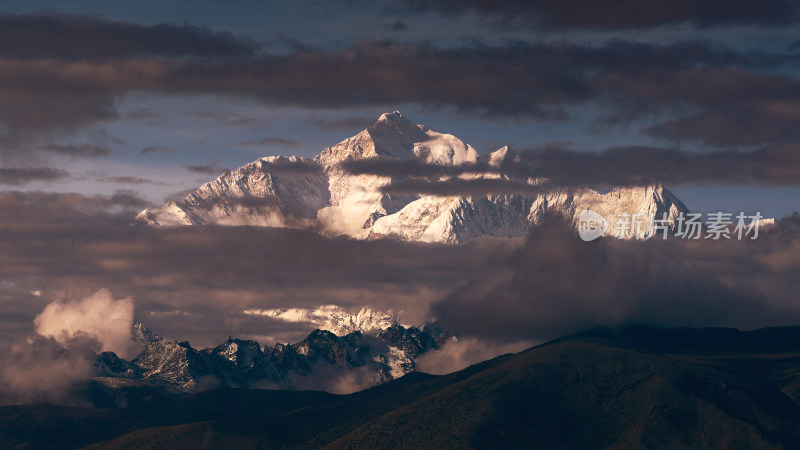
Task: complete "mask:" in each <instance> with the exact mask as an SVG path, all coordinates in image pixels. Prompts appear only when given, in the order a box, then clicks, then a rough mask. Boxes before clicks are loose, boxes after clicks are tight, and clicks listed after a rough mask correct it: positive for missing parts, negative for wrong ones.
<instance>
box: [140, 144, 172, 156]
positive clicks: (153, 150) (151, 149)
mask: <svg viewBox="0 0 800 450" xmlns="http://www.w3.org/2000/svg"><path fill="white" fill-rule="evenodd" d="M173 150H175V149H174V148H172V147H160V146H157V145H150V146H147V147H145V148H143V149H141V150H139V154H140V155H149V154H151V153H166V152H171V151H173Z"/></svg>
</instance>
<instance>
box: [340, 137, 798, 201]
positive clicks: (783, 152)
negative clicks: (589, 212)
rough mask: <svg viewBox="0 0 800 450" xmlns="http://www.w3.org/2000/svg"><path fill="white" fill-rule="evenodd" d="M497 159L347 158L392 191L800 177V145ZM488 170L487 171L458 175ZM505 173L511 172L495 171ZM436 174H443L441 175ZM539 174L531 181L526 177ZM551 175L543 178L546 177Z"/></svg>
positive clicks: (550, 150) (537, 189) (530, 190)
mask: <svg viewBox="0 0 800 450" xmlns="http://www.w3.org/2000/svg"><path fill="white" fill-rule="evenodd" d="M515 154H516V155H517V156H518V157H517V158H508V159H507V160H506V161H503V162H502V163H501V164H498V165H496V166H493V165H489V164H487V163H477V164H465V165H461V166H441V165H435V164H426V163H423V162H420V161H415V160H399V159H392V158H372V159H366V160H356V161H346V162H344V163H343V164H341V167H342V168H343V169H344V170H346V171H348V172H350V173H352V174H374V175H380V176H387V177H395V178H400V179H399V180H398V181H395V182H393V183H392V184H391V185H388V186H386V187H385V188H384V192H387V193H426V194H433V195H445V196H446V195H456V196H457V195H485V194H504V193H526V194H532V195H535V194H538V193H546V192H548V191H551V190H553V189H556V188H560V187H574V188H583V187H590V188H591V187H597V186H643V185H651V184H656V183H662V184H665V185H669V186H681V185H758V186H797V185H798V184H800V148H798V147H797V145H794V144H782V145H772V146H767V147H763V148H759V149H756V150H751V151H743V150H718V151H705V152H698V151H687V150H680V149H675V148H660V147H642V146H628V147H611V148H607V149H604V150H601V151H580V152H579V151H576V150H573V149H571V148H569V147H567V146H563V145H546V146H542V147H540V148H535V149H530V150H526V151H520V152H518V153H515ZM471 174H491V175H495V176H494V177H489V178H475V177H466V178H457V177H458V176H460V175H471ZM499 174H504V175H508V176H510V177H511V178H510V179H507V178H497V177H496V175H499ZM437 177H446V178H444V179H438V178H437ZM529 178H530V179H539V180H540V182H538V183H537V184H536V185H530V184H528V183H527V182H526V181H524V180H527V179H529ZM544 180H546V181H544Z"/></svg>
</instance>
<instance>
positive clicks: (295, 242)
mask: <svg viewBox="0 0 800 450" xmlns="http://www.w3.org/2000/svg"><path fill="white" fill-rule="evenodd" d="M124 194H125V193H124V192H122V193H117V194H115V195H112V196H94V197H84V196H80V195H76V194H70V195H66V194H53V193H20V192H5V193H0V276H2V278H3V280H6V284H4V285H3V286H0V295H2V296H3V298H4V299H5V300H4V301H3V302H2V303H0V309H1V310H2V311H0V313H2V314H0V318H3V321H4V324H5V322H9V323H8V325H9V326H8V327H5V326H4V327H3V330H2V335H3V336H4V338H5V337H9V336H11V334H14V333H18V332H19V330H23V329H25V327H24V324H30V321H31V320H32V318H33V317H34V316H35V315H36V314H38V313H39V312H41V310H42V308H43V305H44V304H47V303H49V302H50V301H52V300H54V299H81V298H85V297H87V296H88V295H90V294H92V293H94V292H97V290H98V289H100V288H106V289H108V290H109V291H110V292H111V293H112V294H113V297H114V298H123V297H132V298H133V301H134V304H135V315H136V319H137V320H141V321H144V322H145V323H147V324H149V325H151V326H152V328H154V329H155V330H156V331H157V332H159V333H161V334H165V335H167V337H170V338H179V339H189V340H190V341H191V342H192V343H193V345H195V346H208V345H215V344H217V343H218V342H219V341H222V340H223V339H224V338H225V337H227V336H228V335H237V336H240V337H245V338H246V337H258V338H259V339H260V340H261V341H263V342H262V343H263V344H270V345H272V344H274V342H273V340H275V339H282V340H286V339H288V340H295V339H299V338H302V337H303V335H304V334H305V333H307V332H308V331H309V330H308V329H307V328H306V325H305V324H287V323H280V322H276V321H275V320H270V319H268V318H260V317H258V316H251V315H246V314H244V313H243V312H244V311H245V310H248V309H269V308H287V307H298V308H316V307H318V306H319V305H322V304H338V305H342V306H344V307H360V306H363V305H369V306H372V307H373V308H376V309H378V310H385V309H394V310H395V311H400V310H403V311H405V314H408V315H410V317H413V318H411V319H409V320H410V321H411V322H412V323H414V322H422V321H423V320H424V319H425V315H426V312H427V311H428V308H429V307H430V305H431V304H433V305H434V306H433V308H432V313H433V316H435V318H436V319H438V320H440V321H441V322H442V324H445V325H447V326H449V327H451V328H452V330H453V331H455V332H458V333H460V334H462V335H464V336H477V337H481V338H484V337H486V338H492V339H496V340H517V339H523V340H536V339H544V338H548V337H555V336H556V335H558V334H561V333H567V332H571V331H576V330H578V329H580V328H583V327H587V326H592V325H594V324H616V323H623V322H626V321H638V322H649V323H656V324H665V325H697V326H710V325H731V326H742V327H748V326H762V325H776V324H783V323H788V322H796V321H797V320H798V319H800V306H798V305H797V304H796V301H795V300H796V299H795V298H794V297H793V295H794V294H793V293H795V292H797V290H798V288H800V286H798V284H797V283H798V280H796V277H793V276H791V274H794V273H797V271H798V270H800V258H799V257H798V255H800V226H792V225H791V224H792V223H793V222H792V221H794V222H798V223H800V220H797V219H796V218H794V219H793V218H791V217H790V218H787V219H784V220H782V221H779V226H777V227H775V228H773V229H772V230H771V231H768V230H762V232H761V235H760V236H759V238H758V239H757V240H754V241H750V240H748V241H736V240H724V241H719V242H711V241H680V240H674V239H673V240H667V241H660V240H650V241H646V242H642V241H629V242H628V241H618V240H615V239H609V240H600V241H595V242H591V243H586V242H582V241H581V240H580V239H579V238H578V237H577V235H576V233H574V232H572V231H569V229H568V228H565V225H563V224H560V223H559V224H555V225H553V224H550V222H545V224H544V225H542V226H541V227H537V228H535V229H534V230H533V231H532V233H531V234H530V236H529V238H528V239H527V241H526V242H525V243H524V245H523V246H521V247H519V246H518V242H519V241H516V242H515V241H507V240H490V239H482V240H474V241H470V242H469V243H467V244H466V245H463V246H448V245H438V244H417V243H406V242H400V241H394V240H374V241H356V240H351V239H347V238H329V237H324V236H321V235H318V234H316V233H313V232H309V231H302V230H287V229H271V228H257V227H214V226H207V227H177V228H153V227H147V226H139V225H136V226H131V225H130V222H131V217H132V215H133V212H132V211H128V212H126V213H124V214H116V213H110V212H108V211H109V206H110V205H117V206H118V207H119V208H129V209H133V206H132V205H133V204H139V201H138V200H136V197H135V195H134V194H132V199H126V198H124V197H125V195H124ZM548 224H550V225H548ZM34 290H35V291H41V297H38V296H32V295H31V294H29V292H31V291H34ZM21 324H22V325H21ZM28 329H30V328H28Z"/></svg>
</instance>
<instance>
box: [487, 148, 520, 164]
mask: <svg viewBox="0 0 800 450" xmlns="http://www.w3.org/2000/svg"><path fill="white" fill-rule="evenodd" d="M520 160H521V159H520V156H519V153H517V152H516V151H514V150H512V149H511V148H510V147H509V146H507V145H505V146H503V147H500V148H499V149H497V150H495V151H493V152H492V153H490V154H489V165H490V166H494V167H500V166H502V165H505V164H513V163H518V162H520Z"/></svg>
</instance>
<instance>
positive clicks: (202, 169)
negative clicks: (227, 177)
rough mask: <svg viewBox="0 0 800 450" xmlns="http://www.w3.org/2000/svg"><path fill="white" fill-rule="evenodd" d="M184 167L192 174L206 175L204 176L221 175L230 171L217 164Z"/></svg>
mask: <svg viewBox="0 0 800 450" xmlns="http://www.w3.org/2000/svg"><path fill="white" fill-rule="evenodd" d="M184 167H186V169H187V170H189V171H190V172H197V173H204V174H208V175H219V174H221V173H222V172H225V171H228V170H229V169H226V168H224V167H220V166H219V165H217V164H216V163H211V164H198V165H187V166H184Z"/></svg>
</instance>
